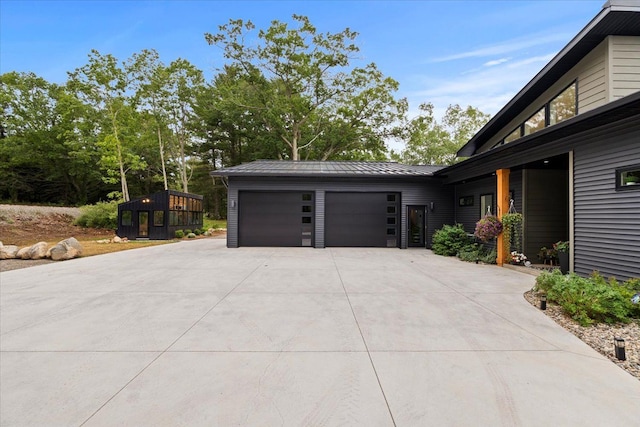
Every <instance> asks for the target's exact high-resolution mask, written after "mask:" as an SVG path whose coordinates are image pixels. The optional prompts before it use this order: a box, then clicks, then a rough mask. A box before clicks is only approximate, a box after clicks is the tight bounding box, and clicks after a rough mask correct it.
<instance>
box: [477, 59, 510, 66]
mask: <svg viewBox="0 0 640 427" xmlns="http://www.w3.org/2000/svg"><path fill="white" fill-rule="evenodd" d="M509 59H510V58H500V59H494V60H493V61H488V62H485V63H484V64H482V66H483V67H495V66H496V65H500V64H503V63H505V62H507V61H509Z"/></svg>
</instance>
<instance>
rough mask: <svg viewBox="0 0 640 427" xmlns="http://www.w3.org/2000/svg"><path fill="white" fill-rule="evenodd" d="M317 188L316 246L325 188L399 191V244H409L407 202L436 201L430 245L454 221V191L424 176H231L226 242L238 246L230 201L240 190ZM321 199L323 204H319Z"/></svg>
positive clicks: (321, 238) (429, 224)
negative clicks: (413, 178)
mask: <svg viewBox="0 0 640 427" xmlns="http://www.w3.org/2000/svg"><path fill="white" fill-rule="evenodd" d="M243 190H245V191H294V190H297V191H315V194H316V230H315V246H316V247H324V244H325V241H324V223H325V221H324V200H325V197H324V196H325V192H327V191H340V192H360V191H374V192H389V193H392V192H398V193H401V196H400V197H401V208H400V210H401V221H400V224H401V229H400V238H401V242H400V246H401V248H403V249H404V248H406V247H407V218H406V217H407V206H408V205H426V206H429V203H430V202H434V206H435V208H434V210H433V212H431V211H429V210H428V209H427V245H428V246H429V247H430V245H431V236H432V235H433V231H434V230H435V229H437V228H440V227H442V225H443V224H450V223H452V222H453V204H452V200H451V199H452V195H453V191H452V188H450V187H445V186H444V185H442V183H441V182H440V181H439V180H436V179H432V180H421V181H419V182H418V181H415V182H410V181H408V180H403V179H389V180H381V179H362V180H358V179H334V180H318V179H308V178H307V179H304V178H300V179H295V180H294V179H285V178H282V179H278V178H275V179H274V178H264V179H250V178H240V177H230V179H229V192H228V194H229V200H228V206H229V209H228V211H229V213H228V219H227V246H228V247H230V248H235V247H238V208H237V204H236V207H235V208H232V207H231V201H232V200H233V199H235V200H236V203H237V199H238V191H243ZM320 200H322V206H320V204H321V202H320Z"/></svg>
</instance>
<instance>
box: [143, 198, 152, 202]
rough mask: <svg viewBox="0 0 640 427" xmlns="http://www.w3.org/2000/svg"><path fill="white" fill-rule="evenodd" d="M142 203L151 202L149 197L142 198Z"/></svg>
mask: <svg viewBox="0 0 640 427" xmlns="http://www.w3.org/2000/svg"><path fill="white" fill-rule="evenodd" d="M142 203H151V199H149V198H145V199H142Z"/></svg>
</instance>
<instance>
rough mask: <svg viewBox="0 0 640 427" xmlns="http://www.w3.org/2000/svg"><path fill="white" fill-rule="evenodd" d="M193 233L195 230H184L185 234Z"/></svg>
mask: <svg viewBox="0 0 640 427" xmlns="http://www.w3.org/2000/svg"><path fill="white" fill-rule="evenodd" d="M191 233H193V230H191V229H189V228H187V229H186V230H184V234H191Z"/></svg>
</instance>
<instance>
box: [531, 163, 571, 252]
mask: <svg viewBox="0 0 640 427" xmlns="http://www.w3.org/2000/svg"><path fill="white" fill-rule="evenodd" d="M524 173H525V175H526V178H525V197H526V206H525V212H524V235H525V239H524V254H525V255H526V256H527V257H528V258H529V259H530V260H532V262H536V260H537V254H538V251H539V250H540V248H541V247H543V246H545V247H547V248H549V247H551V246H552V245H553V244H554V243H555V242H557V241H559V240H569V172H568V170H543V169H527V170H525V172H524Z"/></svg>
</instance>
